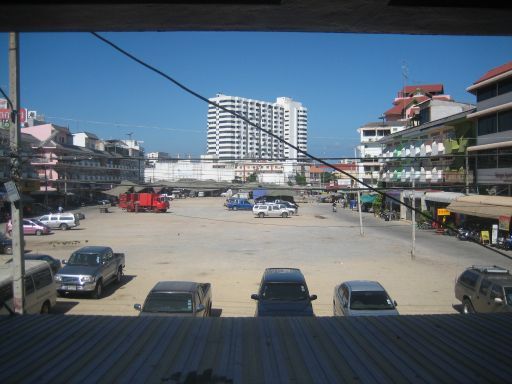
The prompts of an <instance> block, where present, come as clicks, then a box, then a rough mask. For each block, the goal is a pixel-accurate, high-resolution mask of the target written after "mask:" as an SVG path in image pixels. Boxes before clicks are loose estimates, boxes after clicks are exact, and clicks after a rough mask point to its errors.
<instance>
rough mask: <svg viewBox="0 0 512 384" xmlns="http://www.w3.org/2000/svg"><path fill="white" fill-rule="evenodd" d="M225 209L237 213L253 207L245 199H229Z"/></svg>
mask: <svg viewBox="0 0 512 384" xmlns="http://www.w3.org/2000/svg"><path fill="white" fill-rule="evenodd" d="M226 207H227V208H228V209H229V210H233V211H238V210H246V211H250V210H251V209H252V207H253V205H252V204H251V203H250V201H249V200H247V199H230V200H229V201H228V202H227V203H226Z"/></svg>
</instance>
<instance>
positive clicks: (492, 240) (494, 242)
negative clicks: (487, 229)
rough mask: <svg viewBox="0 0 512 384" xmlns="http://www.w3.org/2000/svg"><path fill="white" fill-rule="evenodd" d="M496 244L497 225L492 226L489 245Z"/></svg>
mask: <svg viewBox="0 0 512 384" xmlns="http://www.w3.org/2000/svg"><path fill="white" fill-rule="evenodd" d="M497 243H498V224H493V225H492V235H491V244H497Z"/></svg>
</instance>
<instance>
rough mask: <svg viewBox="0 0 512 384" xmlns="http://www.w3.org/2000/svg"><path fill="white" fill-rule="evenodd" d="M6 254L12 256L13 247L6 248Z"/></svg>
mask: <svg viewBox="0 0 512 384" xmlns="http://www.w3.org/2000/svg"><path fill="white" fill-rule="evenodd" d="M4 253H5V254H7V255H12V247H5V248H4Z"/></svg>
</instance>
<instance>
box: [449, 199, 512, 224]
mask: <svg viewBox="0 0 512 384" xmlns="http://www.w3.org/2000/svg"><path fill="white" fill-rule="evenodd" d="M446 208H447V209H448V210H449V211H451V212H455V213H462V214H465V215H471V216H477V217H485V218H488V219H496V220H499V217H500V216H512V197H506V196H483V195H472V196H463V197H459V198H458V199H456V200H455V201H453V202H452V203H450V205H448V207H446Z"/></svg>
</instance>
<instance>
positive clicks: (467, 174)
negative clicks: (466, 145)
mask: <svg viewBox="0 0 512 384" xmlns="http://www.w3.org/2000/svg"><path fill="white" fill-rule="evenodd" d="M464 176H465V178H466V180H465V181H466V195H468V194H469V156H468V150H467V149H466V170H465V172H464Z"/></svg>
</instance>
